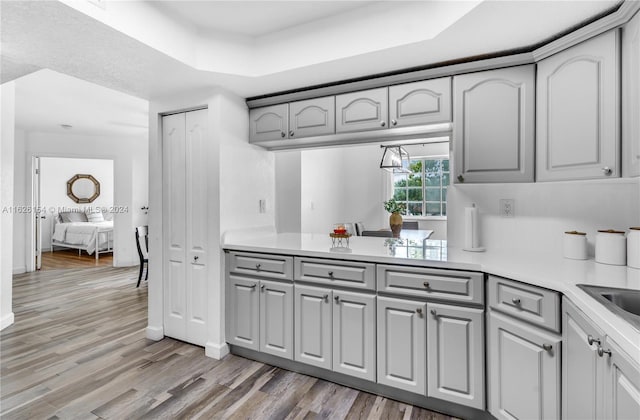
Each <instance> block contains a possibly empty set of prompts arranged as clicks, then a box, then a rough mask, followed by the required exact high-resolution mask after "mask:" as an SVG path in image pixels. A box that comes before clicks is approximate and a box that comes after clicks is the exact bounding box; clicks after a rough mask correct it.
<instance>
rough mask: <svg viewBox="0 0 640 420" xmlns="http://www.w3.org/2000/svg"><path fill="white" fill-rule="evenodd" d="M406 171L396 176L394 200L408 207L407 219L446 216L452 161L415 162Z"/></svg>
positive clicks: (394, 180) (437, 159)
mask: <svg viewBox="0 0 640 420" xmlns="http://www.w3.org/2000/svg"><path fill="white" fill-rule="evenodd" d="M407 169H409V171H410V173H406V174H394V175H393V198H395V199H396V201H401V202H404V203H405V204H406V205H407V213H406V216H419V217H424V216H438V217H443V216H446V215H447V187H448V185H449V159H447V158H425V159H412V160H411V161H410V162H409V166H408V168H407Z"/></svg>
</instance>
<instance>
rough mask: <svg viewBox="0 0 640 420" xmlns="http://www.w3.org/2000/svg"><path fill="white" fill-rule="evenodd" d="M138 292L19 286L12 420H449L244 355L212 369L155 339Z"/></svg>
mask: <svg viewBox="0 0 640 420" xmlns="http://www.w3.org/2000/svg"><path fill="white" fill-rule="evenodd" d="M54 254H58V252H56V253H54ZM100 260H101V261H102V260H103V258H102V257H101V258H100ZM105 260H106V258H105ZM151 281H153V280H151ZM136 282H137V267H132V268H112V267H108V266H98V267H95V266H91V268H82V269H72V270H43V271H40V272H36V273H28V274H22V275H17V276H14V281H13V297H14V313H15V317H16V321H15V323H14V324H13V325H12V326H10V327H8V328H6V329H5V330H3V331H2V332H1V334H0V373H1V377H0V382H1V383H0V385H1V386H0V417H1V418H2V419H3V420H4V419H27V418H28V419H125V418H126V419H138V418H149V419H158V418H170V419H189V420H191V419H206V420H210V419H260V420H262V419H285V418H287V419H312V418H313V419H315V418H324V419H327V418H330V419H345V418H346V419H370V418H398V419H425V420H427V419H428V420H449V419H450V417H448V416H444V415H441V414H438V413H432V412H430V411H427V410H423V409H421V408H418V407H412V406H408V405H406V404H401V403H398V402H396V401H393V400H388V399H386V398H383V397H378V396H375V395H372V394H368V393H365V392H360V391H357V390H354V389H350V388H348V387H344V386H341V385H337V384H334V383H331V382H327V381H323V380H320V379H317V378H314V377H310V376H306V375H301V374H298V373H294V372H290V371H287V370H283V369H280V368H276V367H273V366H268V365H265V364H263V363H259V362H256V361H252V360H248V359H244V358H241V357H237V356H233V355H229V356H227V357H225V358H224V359H223V360H221V361H220V360H214V359H211V358H208V357H206V356H205V355H204V350H203V349H202V348H201V347H197V346H193V345H190V344H187V343H184V342H181V341H178V340H173V339H171V338H165V339H163V340H160V341H157V342H155V341H151V340H149V339H147V338H146V337H145V332H144V330H145V328H146V324H147V283H142V285H141V287H140V288H136V287H135V285H136Z"/></svg>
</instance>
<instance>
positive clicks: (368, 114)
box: [336, 87, 389, 133]
mask: <svg viewBox="0 0 640 420" xmlns="http://www.w3.org/2000/svg"><path fill="white" fill-rule="evenodd" d="M388 116H389V102H388V95H387V88H386V87H385V88H378V89H371V90H364V91H359V92H353V93H345V94H343V95H337V96H336V133H348V132H352V131H365V130H383V129H386V128H387V127H388V121H387V118H388Z"/></svg>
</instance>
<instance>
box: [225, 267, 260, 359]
mask: <svg viewBox="0 0 640 420" xmlns="http://www.w3.org/2000/svg"><path fill="white" fill-rule="evenodd" d="M257 287H258V280H254V279H250V278H246V277H239V276H234V275H229V280H228V282H227V308H228V310H227V316H228V317H229V320H228V328H227V341H228V342H229V344H234V345H236V346H240V347H246V348H248V349H252V350H259V349H260V341H259V339H260V337H259V333H258V328H259V327H260V323H259V322H258V320H259V315H260V312H259V305H260V300H259V298H258V291H257V290H256V288H257Z"/></svg>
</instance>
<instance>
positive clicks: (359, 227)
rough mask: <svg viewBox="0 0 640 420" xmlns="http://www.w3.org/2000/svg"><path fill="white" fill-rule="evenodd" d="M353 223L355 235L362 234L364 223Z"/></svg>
mask: <svg viewBox="0 0 640 420" xmlns="http://www.w3.org/2000/svg"><path fill="white" fill-rule="evenodd" d="M354 225H355V227H356V236H362V232H364V223H362V222H355V223H354Z"/></svg>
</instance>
